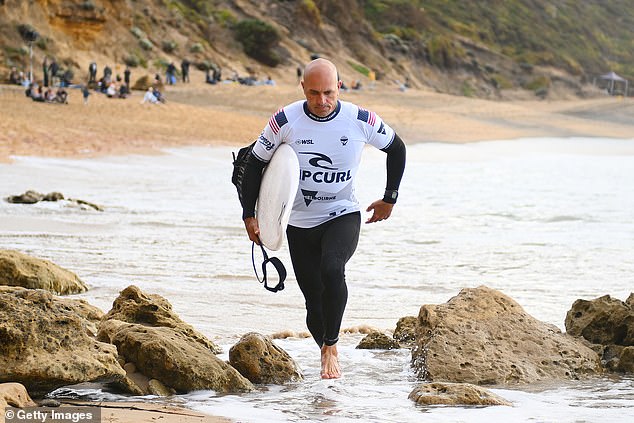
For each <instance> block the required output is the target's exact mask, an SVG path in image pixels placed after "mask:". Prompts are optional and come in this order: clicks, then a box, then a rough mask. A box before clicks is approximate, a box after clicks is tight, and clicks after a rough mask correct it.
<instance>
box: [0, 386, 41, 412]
mask: <svg viewBox="0 0 634 423" xmlns="http://www.w3.org/2000/svg"><path fill="white" fill-rule="evenodd" d="M7 406H11V407H18V408H24V407H35V406H37V404H36V403H35V402H34V401H33V400H32V399H31V397H30V396H29V393H28V392H26V388H25V387H24V385H22V384H20V383H15V382H12V383H0V416H1V418H2V419H4V410H5V408H6V407H7ZM2 421H4V420H2Z"/></svg>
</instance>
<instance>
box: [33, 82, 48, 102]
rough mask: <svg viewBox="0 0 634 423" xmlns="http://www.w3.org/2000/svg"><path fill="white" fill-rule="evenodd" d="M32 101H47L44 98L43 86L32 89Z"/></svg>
mask: <svg viewBox="0 0 634 423" xmlns="http://www.w3.org/2000/svg"><path fill="white" fill-rule="evenodd" d="M31 99H32V100H33V101H37V102H42V103H43V102H44V101H46V99H45V97H44V92H43V91H42V87H41V86H33V87H32V88H31Z"/></svg>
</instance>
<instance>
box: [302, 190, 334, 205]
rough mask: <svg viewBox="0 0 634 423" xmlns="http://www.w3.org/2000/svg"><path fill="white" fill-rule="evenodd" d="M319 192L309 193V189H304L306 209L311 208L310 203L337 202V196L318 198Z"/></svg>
mask: <svg viewBox="0 0 634 423" xmlns="http://www.w3.org/2000/svg"><path fill="white" fill-rule="evenodd" d="M318 192H319V191H309V190H307V189H302V195H303V196H304V202H305V203H306V207H308V206H310V203H312V202H313V201H329V200H335V199H336V198H337V196H336V195H330V196H323V195H322V196H318V195H317V193H318Z"/></svg>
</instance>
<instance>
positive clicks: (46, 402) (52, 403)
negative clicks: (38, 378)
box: [37, 398, 62, 408]
mask: <svg viewBox="0 0 634 423" xmlns="http://www.w3.org/2000/svg"><path fill="white" fill-rule="evenodd" d="M37 405H38V406H39V407H48V408H57V407H61V406H62V403H61V402H60V401H58V400H56V399H53V398H45V399H43V400H40V401H38V402H37Z"/></svg>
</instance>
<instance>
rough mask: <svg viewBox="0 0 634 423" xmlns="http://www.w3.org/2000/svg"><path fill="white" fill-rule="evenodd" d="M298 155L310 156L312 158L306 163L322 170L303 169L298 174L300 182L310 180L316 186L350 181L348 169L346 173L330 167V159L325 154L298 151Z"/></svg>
mask: <svg viewBox="0 0 634 423" xmlns="http://www.w3.org/2000/svg"><path fill="white" fill-rule="evenodd" d="M298 154H309V155H312V156H313V157H311V158H310V159H309V160H308V163H309V164H310V165H311V166H313V167H316V168H320V169H324V170H318V171H312V170H308V169H303V170H302V172H301V174H300V179H301V180H302V181H306V180H312V181H313V182H315V183H318V184H336V183H339V182H346V181H349V180H350V179H352V174H351V171H350V169H348V170H347V171H339V169H338V168H336V167H332V159H331V158H330V157H328V156H326V155H325V154H322V153H310V152H302V151H300V152H299V153H298ZM328 165H330V166H328Z"/></svg>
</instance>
